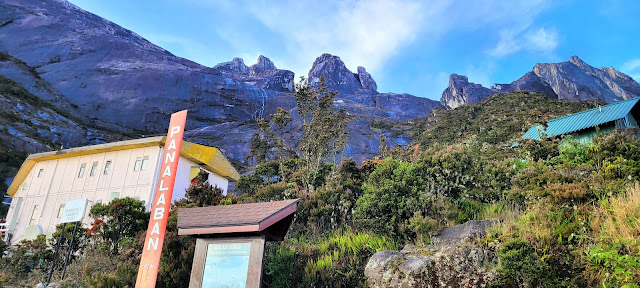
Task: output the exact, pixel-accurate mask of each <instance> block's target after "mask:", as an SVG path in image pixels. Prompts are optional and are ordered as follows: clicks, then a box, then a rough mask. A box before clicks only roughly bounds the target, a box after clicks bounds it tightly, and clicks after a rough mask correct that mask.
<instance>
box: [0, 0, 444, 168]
mask: <svg viewBox="0 0 640 288" xmlns="http://www.w3.org/2000/svg"><path fill="white" fill-rule="evenodd" d="M35 39H37V41H35ZM0 51H2V52H3V53H4V54H3V55H6V57H10V58H11V59H15V61H13V62H11V61H10V62H11V63H13V64H10V63H9V62H7V63H4V62H3V63H0V75H2V76H4V77H6V78H7V79H9V80H11V81H14V82H15V84H16V85H17V86H21V87H23V88H24V89H26V90H27V91H29V93H31V94H33V95H35V96H36V97H38V98H39V99H41V100H43V101H47V102H49V103H50V104H51V105H53V107H55V108H56V109H59V111H63V112H67V113H69V114H70V115H73V116H74V117H75V118H74V119H78V121H81V122H82V124H81V126H83V127H91V129H94V130H95V131H94V132H93V133H92V134H91V135H86V133H85V134H82V133H80V134H78V133H76V134H73V135H78V136H77V137H76V136H74V137H72V138H71V139H72V140H70V141H62V140H61V138H51V137H49V138H51V141H53V142H52V143H50V144H51V145H44V146H42V147H39V148H37V149H36V150H39V149H47V147H49V148H53V147H58V146H65V147H69V146H78V145H85V144H87V143H92V141H98V142H99V141H107V139H111V138H110V137H111V136H110V137H105V138H104V139H100V138H95V135H101V133H102V132H103V131H106V132H104V133H107V132H108V133H111V134H114V133H115V134H118V133H121V134H118V135H121V136H122V137H125V138H127V137H140V136H142V135H150V134H160V133H163V132H164V130H165V129H166V125H167V121H168V115H169V114H170V113H172V112H175V111H178V110H182V109H188V110H189V117H188V119H189V120H188V121H187V127H186V128H187V130H188V131H187V133H185V135H186V136H185V137H187V138H188V139H190V140H193V141H200V142H202V143H203V144H207V145H215V146H218V147H220V148H221V149H222V150H223V151H224V152H225V154H226V155H227V156H229V157H230V158H232V160H235V161H236V163H238V164H241V163H246V162H245V160H246V157H247V156H248V155H249V151H250V145H251V139H253V136H254V135H257V134H259V129H258V128H257V126H256V124H255V121H253V120H255V119H257V118H263V117H267V118H268V116H269V115H270V114H272V113H274V112H275V111H276V109H277V108H278V107H282V108H284V109H287V110H290V111H291V114H292V115H296V114H297V112H295V110H294V109H295V100H294V98H293V97H292V95H291V93H290V92H291V91H293V83H294V82H293V80H294V79H295V75H294V73H293V72H291V71H288V70H283V69H278V68H277V67H276V65H275V64H274V63H273V62H272V61H271V60H270V59H269V58H267V57H265V56H260V57H258V59H257V63H255V64H254V65H251V66H247V65H246V64H245V63H244V60H242V59H240V58H235V59H233V60H232V61H230V62H226V63H221V64H218V65H215V66H214V67H207V66H204V65H200V64H198V63H195V62H193V61H190V60H187V59H184V58H180V57H177V56H175V55H173V54H171V53H170V52H168V51H167V50H165V49H163V48H161V47H159V46H156V45H154V44H153V43H151V42H149V41H147V40H146V39H144V38H143V37H141V36H140V35H137V34H136V33H134V32H132V31H130V30H127V29H125V28H123V27H120V26H118V25H117V24H115V23H113V22H110V21H108V20H106V19H103V18H101V17H99V16H97V15H94V14H92V13H89V12H87V11H84V10H82V9H80V8H79V7H77V6H75V5H73V4H71V3H69V2H67V1H63V0H50V1H43V0H6V1H2V2H1V3H0ZM16 61H17V62H16ZM14 62H15V63H21V64H20V65H22V66H20V65H18V66H20V67H19V69H18V68H16V67H17V66H16V65H17V64H15V63H14ZM332 65H335V66H332ZM332 67H333V68H335V69H333V68H332ZM332 69H333V70H332ZM316 76H318V77H325V78H326V79H327V82H328V83H331V85H330V87H331V89H335V90H337V91H338V92H339V94H338V96H337V97H336V103H335V106H336V108H344V109H345V110H347V111H348V113H349V114H350V116H351V117H352V119H354V120H353V121H352V122H351V123H350V124H349V127H350V128H349V130H350V132H351V139H350V141H351V142H350V143H349V146H348V153H347V156H352V157H354V158H356V159H357V160H365V159H368V158H370V157H371V156H372V155H373V154H375V153H377V147H378V146H379V143H378V141H379V138H378V136H379V133H390V132H389V131H381V130H379V129H374V128H371V125H372V123H373V122H376V123H377V122H379V121H383V122H394V121H400V120H405V119H410V118H413V117H418V116H425V115H427V114H428V113H429V111H430V110H431V108H433V107H440V105H439V104H438V103H437V102H435V101H432V100H429V99H424V98H419V97H415V96H412V95H408V94H393V93H378V92H377V91H376V89H377V85H376V83H375V80H374V79H373V77H372V76H371V75H370V74H369V73H368V72H367V71H366V69H364V68H362V67H359V68H358V71H357V73H352V72H351V71H349V70H348V69H346V67H345V66H344V63H343V62H342V61H341V60H340V58H339V57H337V56H332V55H328V54H325V55H322V56H320V57H319V58H318V59H316V62H314V65H313V67H312V69H311V71H310V73H309V78H310V79H312V78H314V77H316ZM345 77H346V78H345ZM345 79H346V80H345ZM345 81H346V82H345ZM345 83H346V84H345ZM345 87H347V88H348V89H347V88H345ZM296 125H297V124H296V123H292V124H291V125H290V126H291V127H288V128H287V129H288V130H287V131H288V132H287V133H289V134H290V135H286V137H287V138H289V139H290V141H288V143H289V144H290V145H292V147H293V146H295V145H296V141H297V140H296V137H298V138H299V135H298V134H299V131H297V130H296V127H298V126H296ZM374 126H375V125H374ZM112 132H114V133H112ZM115 134H114V135H115ZM125 134H126V135H128V136H124V135H125ZM82 135H83V136H82ZM230 135H234V136H236V137H231V136H230ZM36 136H37V135H34V137H36ZM390 136H391V135H390ZM38 137H39V136H38ZM189 137H191V138H189ZM36 138H37V137H36ZM49 138H47V137H45V138H43V139H45V140H42V142H48V141H49V140H47V139H49ZM387 139H388V141H389V143H388V145H389V146H393V145H395V144H405V143H407V141H409V140H410V139H408V138H407V137H406V136H402V135H401V136H399V137H395V136H394V137H387ZM38 141H40V140H38ZM16 148H20V145H17V146H16ZM34 149H35V148H34ZM32 150H33V149H32ZM28 152H32V151H31V150H29V151H28Z"/></svg>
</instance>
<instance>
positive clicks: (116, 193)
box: [109, 192, 120, 203]
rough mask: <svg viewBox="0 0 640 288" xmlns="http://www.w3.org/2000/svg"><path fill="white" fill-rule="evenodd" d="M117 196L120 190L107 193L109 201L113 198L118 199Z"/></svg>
mask: <svg viewBox="0 0 640 288" xmlns="http://www.w3.org/2000/svg"><path fill="white" fill-rule="evenodd" d="M118 198H120V192H111V194H110V195H109V203H111V201H113V199H118Z"/></svg>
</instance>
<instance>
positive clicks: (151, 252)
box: [136, 110, 187, 288]
mask: <svg viewBox="0 0 640 288" xmlns="http://www.w3.org/2000/svg"><path fill="white" fill-rule="evenodd" d="M186 122H187V110H183V111H180V112H176V113H173V114H171V122H170V123H169V132H168V133H167V140H166V142H165V143H164V154H163V157H162V164H161V166H160V171H162V176H161V177H160V178H159V179H158V184H157V185H156V187H158V188H157V190H156V194H155V197H154V200H153V205H152V208H151V217H150V220H149V227H148V228H147V237H146V239H145V240H144V247H143V250H142V257H141V258H140V268H138V278H137V280H136V288H143V287H144V288H151V287H156V279H157V278H158V265H159V264H160V256H161V255H162V243H163V242H164V234H165V231H166V229H167V218H168V217H169V208H170V205H171V197H172V196H173V186H174V184H175V182H176V171H177V170H178V160H179V159H180V148H181V147H182V135H183V134H184V125H185V123H186Z"/></svg>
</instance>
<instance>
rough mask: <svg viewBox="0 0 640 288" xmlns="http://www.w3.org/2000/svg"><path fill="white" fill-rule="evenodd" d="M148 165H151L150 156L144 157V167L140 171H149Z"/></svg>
mask: <svg viewBox="0 0 640 288" xmlns="http://www.w3.org/2000/svg"><path fill="white" fill-rule="evenodd" d="M148 164H149V156H144V157H142V167H140V170H142V171H144V170H147V165H148Z"/></svg>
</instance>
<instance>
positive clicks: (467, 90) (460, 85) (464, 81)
mask: <svg viewBox="0 0 640 288" xmlns="http://www.w3.org/2000/svg"><path fill="white" fill-rule="evenodd" d="M494 93H495V92H493V91H491V90H490V89H488V88H485V87H482V85H480V84H475V83H470V82H469V78H467V76H463V75H458V74H451V75H450V76H449V87H447V89H445V90H444V92H442V98H440V104H442V105H443V106H445V107H447V108H449V109H454V108H456V107H458V106H462V105H464V104H474V103H478V102H480V101H482V100H483V99H485V98H487V97H489V96H491V95H493V94H494Z"/></svg>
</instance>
